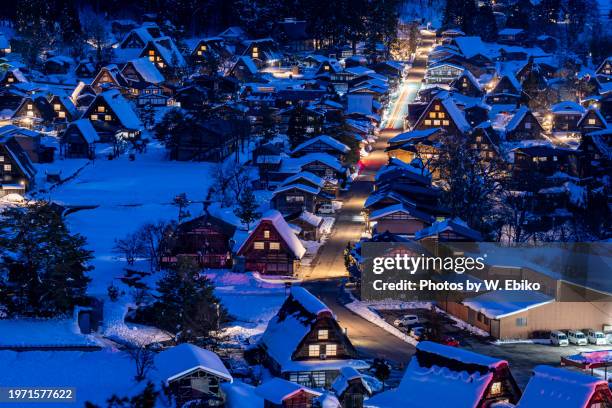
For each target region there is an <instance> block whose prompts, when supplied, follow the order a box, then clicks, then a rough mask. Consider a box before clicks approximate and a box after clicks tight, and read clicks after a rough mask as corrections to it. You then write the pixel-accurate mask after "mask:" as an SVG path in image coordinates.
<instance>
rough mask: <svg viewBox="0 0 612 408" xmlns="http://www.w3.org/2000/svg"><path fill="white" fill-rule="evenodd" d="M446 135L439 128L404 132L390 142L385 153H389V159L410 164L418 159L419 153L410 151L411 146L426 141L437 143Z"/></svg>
mask: <svg viewBox="0 0 612 408" xmlns="http://www.w3.org/2000/svg"><path fill="white" fill-rule="evenodd" d="M444 133H445V132H444V131H443V130H442V129H441V128H439V127H437V128H425V129H423V130H412V131H408V132H403V133H400V134H398V135H397V136H395V137H393V138H391V139H390V140H389V146H388V147H387V148H385V152H387V155H388V156H389V159H398V160H401V161H402V162H404V163H410V162H412V160H414V159H415V158H416V153H417V152H415V151H414V150H413V149H410V147H411V146H413V145H414V144H416V143H418V142H424V141H427V142H431V143H435V142H436V141H437V140H439V139H440V138H441V137H442V135H443V134H444Z"/></svg>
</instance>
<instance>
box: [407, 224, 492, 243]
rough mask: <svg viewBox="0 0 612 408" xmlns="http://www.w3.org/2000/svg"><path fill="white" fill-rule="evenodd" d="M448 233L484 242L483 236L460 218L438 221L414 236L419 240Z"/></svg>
mask: <svg viewBox="0 0 612 408" xmlns="http://www.w3.org/2000/svg"><path fill="white" fill-rule="evenodd" d="M447 231H453V232H455V233H456V234H458V235H462V236H464V237H466V238H470V239H472V240H474V241H482V235H481V234H480V233H479V232H478V231H476V230H474V229H472V228H470V227H468V225H467V224H466V223H465V221H463V220H461V219H459V218H447V219H445V220H442V221H436V222H434V223H433V224H432V225H431V227H428V228H424V229H422V230H420V231H417V232H416V233H415V234H414V238H415V239H416V240H419V239H423V238H427V237H431V236H433V235H438V234H441V233H443V232H447Z"/></svg>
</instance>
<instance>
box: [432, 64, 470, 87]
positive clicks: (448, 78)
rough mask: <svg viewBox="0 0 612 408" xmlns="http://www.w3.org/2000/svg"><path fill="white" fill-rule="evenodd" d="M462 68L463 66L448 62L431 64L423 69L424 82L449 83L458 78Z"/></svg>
mask: <svg viewBox="0 0 612 408" xmlns="http://www.w3.org/2000/svg"><path fill="white" fill-rule="evenodd" d="M464 70H465V68H464V67H462V66H460V65H455V64H451V63H448V62H440V63H437V64H432V65H430V66H429V67H427V70H426V71H425V82H426V83H428V84H450V83H452V82H453V81H455V80H456V79H457V78H459V76H461V74H462V73H463V71H464Z"/></svg>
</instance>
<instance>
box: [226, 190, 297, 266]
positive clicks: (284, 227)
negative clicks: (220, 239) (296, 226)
mask: <svg viewBox="0 0 612 408" xmlns="http://www.w3.org/2000/svg"><path fill="white" fill-rule="evenodd" d="M304 187H305V186H304ZM262 221H269V222H271V223H272V226H273V227H274V229H275V230H276V231H277V232H278V234H279V235H280V236H281V238H282V239H283V241H284V242H285V244H286V245H287V247H289V250H290V251H291V252H292V253H293V255H294V256H295V257H296V258H298V259H302V257H303V256H304V254H305V253H306V248H304V246H303V245H302V242H301V241H300V240H299V239H298V237H297V236H296V235H295V234H294V233H293V231H292V230H291V227H289V224H287V221H285V219H284V218H283V216H282V214H281V213H280V212H278V211H276V210H270V211H268V212H267V213H265V214H264V215H263V217H261V219H260V220H259V223H258V225H257V227H259V224H261V222H262ZM257 227H255V229H254V230H253V231H255V230H257ZM251 234H252V232H251ZM249 237H250V235H249ZM247 242H249V239H246V240H245V241H244V242H243V243H242V245H240V247H239V248H238V250H237V251H236V252H237V253H240V251H241V250H242V249H243V248H244V247H245V245H246V243H247Z"/></svg>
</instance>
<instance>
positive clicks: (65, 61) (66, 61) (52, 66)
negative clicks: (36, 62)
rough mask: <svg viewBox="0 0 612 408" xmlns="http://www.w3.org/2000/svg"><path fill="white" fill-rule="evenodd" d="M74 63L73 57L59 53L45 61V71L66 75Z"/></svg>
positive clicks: (47, 73)
mask: <svg viewBox="0 0 612 408" xmlns="http://www.w3.org/2000/svg"><path fill="white" fill-rule="evenodd" d="M72 64H74V61H73V59H72V58H70V57H66V56H64V55H58V56H55V57H51V58H48V59H47V60H46V61H45V62H44V63H43V71H44V73H45V74H46V75H64V74H67V73H68V72H69V71H70V67H71V66H72Z"/></svg>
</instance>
